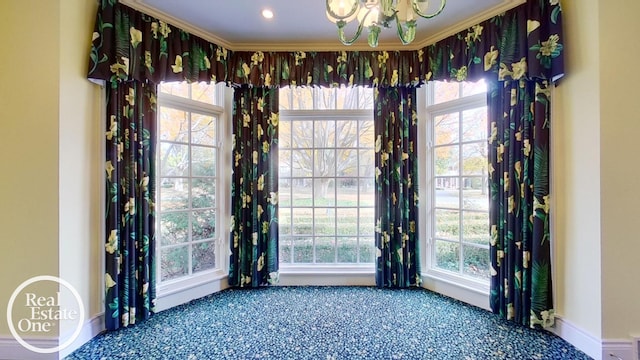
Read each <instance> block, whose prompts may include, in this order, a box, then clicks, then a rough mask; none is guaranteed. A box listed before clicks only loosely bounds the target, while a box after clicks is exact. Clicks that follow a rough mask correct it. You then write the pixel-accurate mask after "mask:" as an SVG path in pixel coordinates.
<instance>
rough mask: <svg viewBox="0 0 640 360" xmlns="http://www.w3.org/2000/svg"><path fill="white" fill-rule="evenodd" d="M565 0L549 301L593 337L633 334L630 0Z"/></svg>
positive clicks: (636, 294) (635, 123)
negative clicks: (610, 1) (553, 292)
mask: <svg viewBox="0 0 640 360" xmlns="http://www.w3.org/2000/svg"><path fill="white" fill-rule="evenodd" d="M599 4H600V2H598V1H596V0H586V1H577V0H565V1H563V6H564V24H565V36H566V38H567V41H566V43H567V47H566V49H565V50H566V52H565V55H566V59H567V64H566V65H567V66H566V68H567V71H568V74H567V76H566V78H565V79H564V80H563V81H562V82H561V83H560V86H559V87H558V88H557V89H556V92H555V109H554V124H553V134H554V142H553V144H554V152H553V154H554V155H553V162H554V163H553V170H554V175H553V176H554V182H553V185H554V194H555V201H556V213H555V216H556V217H555V219H556V221H555V224H554V226H555V235H556V236H555V240H556V279H557V281H556V289H557V298H556V299H557V309H558V313H559V314H560V315H561V316H562V318H563V319H565V320H567V321H569V322H571V323H572V324H574V325H576V326H577V327H579V328H580V329H583V330H585V331H587V332H589V333H591V334H592V335H593V336H594V337H595V338H596V339H602V340H604V341H607V340H618V339H628V338H629V337H630V336H632V335H638V334H640V309H639V308H638V299H640V281H639V280H638V279H640V261H638V259H640V236H639V235H638V231H637V230H636V224H637V223H638V222H639V221H640V208H639V204H640V192H639V191H638V190H637V187H638V185H639V184H640V180H639V179H640V160H638V158H639V156H640V147H639V144H640V143H639V142H638V140H637V134H640V108H639V107H638V104H639V103H640V92H639V91H638V90H637V89H638V84H640V73H638V71H635V70H632V69H635V65H634V64H635V60H632V59H639V58H640V46H638V40H637V34H636V33H637V26H636V25H637V16H636V15H637V14H638V13H640V3H639V2H625V5H624V6H621V5H620V4H618V5H619V6H600V5H599Z"/></svg>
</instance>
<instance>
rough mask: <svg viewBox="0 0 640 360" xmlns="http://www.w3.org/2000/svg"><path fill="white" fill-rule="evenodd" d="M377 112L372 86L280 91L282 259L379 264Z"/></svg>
mask: <svg viewBox="0 0 640 360" xmlns="http://www.w3.org/2000/svg"><path fill="white" fill-rule="evenodd" d="M372 109H373V91H372V89H363V88H344V87H343V88H332V89H327V88H283V89H280V123H279V167H280V168H279V185H278V186H279V191H278V192H279V215H278V216H279V217H278V219H279V233H280V239H279V246H280V263H281V264H286V265H320V264H326V265H329V264H333V265H334V266H335V265H338V264H340V265H358V264H366V265H367V267H371V266H372V264H373V261H374V254H375V246H374V226H375V225H374V132H373V114H372Z"/></svg>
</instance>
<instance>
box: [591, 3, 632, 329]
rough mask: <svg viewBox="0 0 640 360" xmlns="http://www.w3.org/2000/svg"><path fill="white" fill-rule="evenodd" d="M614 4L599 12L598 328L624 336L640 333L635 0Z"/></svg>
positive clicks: (602, 7)
mask: <svg viewBox="0 0 640 360" xmlns="http://www.w3.org/2000/svg"><path fill="white" fill-rule="evenodd" d="M614 3H616V6H608V5H603V6H600V11H599V14H600V16H599V22H600V71H599V73H600V86H601V87H600V129H601V132H600V148H601V153H600V156H601V159H602V161H601V170H600V181H601V185H602V186H601V194H600V196H601V202H602V269H603V272H602V329H603V338H605V339H624V338H628V337H629V336H630V334H640V232H639V231H638V225H639V224H640V141H638V138H639V136H640V91H639V90H638V89H639V88H640V72H638V69H637V67H638V66H637V63H638V59H640V40H638V26H637V25H638V14H640V2H638V1H625V2H624V6H623V5H622V3H623V2H619V1H618V2H614ZM612 5H613V4H612ZM585 45H587V47H588V45H589V44H585Z"/></svg>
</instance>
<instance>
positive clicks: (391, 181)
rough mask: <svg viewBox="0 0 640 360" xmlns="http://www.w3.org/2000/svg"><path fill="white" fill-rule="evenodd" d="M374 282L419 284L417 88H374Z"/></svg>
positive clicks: (387, 284) (403, 285)
mask: <svg viewBox="0 0 640 360" xmlns="http://www.w3.org/2000/svg"><path fill="white" fill-rule="evenodd" d="M375 103H376V107H375V112H374V131H375V137H376V141H375V165H376V179H375V185H376V190H377V191H376V201H375V203H376V206H375V218H376V231H375V242H376V248H377V256H376V275H375V276H376V285H377V286H378V287H391V288H406V287H411V286H419V285H420V264H419V262H420V252H419V249H418V161H417V154H416V151H417V148H418V147H417V135H418V124H417V115H416V89H415V88H413V87H412V88H407V87H390V88H385V87H381V88H378V89H376V98H375Z"/></svg>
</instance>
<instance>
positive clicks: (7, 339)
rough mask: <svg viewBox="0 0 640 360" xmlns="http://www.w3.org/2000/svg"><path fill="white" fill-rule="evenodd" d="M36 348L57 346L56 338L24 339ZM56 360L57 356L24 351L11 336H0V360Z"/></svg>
mask: <svg viewBox="0 0 640 360" xmlns="http://www.w3.org/2000/svg"><path fill="white" fill-rule="evenodd" d="M25 341H26V342H27V343H29V344H30V345H33V346H35V347H38V348H42V349H48V348H54V347H56V346H58V339H57V338H46V339H45V338H43V339H25ZM45 359H46V360H52V359H55V360H58V354H39V353H35V352H33V351H31V350H28V349H26V348H25V347H23V346H22V345H20V343H19V342H18V341H17V340H16V339H15V338H14V337H13V336H6V335H2V336H0V360H45Z"/></svg>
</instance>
